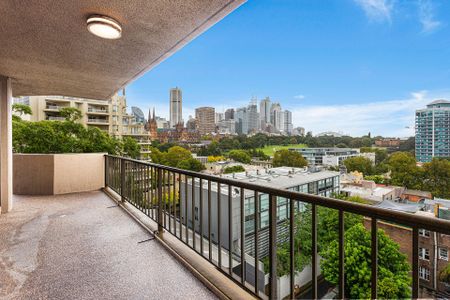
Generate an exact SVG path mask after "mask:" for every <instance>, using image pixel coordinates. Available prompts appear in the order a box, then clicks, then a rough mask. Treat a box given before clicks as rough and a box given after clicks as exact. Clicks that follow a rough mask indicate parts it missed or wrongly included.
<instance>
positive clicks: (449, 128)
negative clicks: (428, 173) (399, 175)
mask: <svg viewBox="0 0 450 300" xmlns="http://www.w3.org/2000/svg"><path fill="white" fill-rule="evenodd" d="M433 157H450V101H447V100H435V101H433V102H431V103H430V104H428V105H427V107H426V108H425V109H419V110H417V111H416V159H417V160H418V161H420V162H429V161H431V160H432V159H433Z"/></svg>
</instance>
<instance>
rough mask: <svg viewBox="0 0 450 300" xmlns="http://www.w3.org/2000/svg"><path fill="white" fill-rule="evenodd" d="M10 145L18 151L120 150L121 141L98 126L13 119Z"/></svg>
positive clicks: (83, 151)
mask: <svg viewBox="0 0 450 300" xmlns="http://www.w3.org/2000/svg"><path fill="white" fill-rule="evenodd" d="M13 149H14V151H15V152H17V153H90V152H108V153H110V154H118V153H121V152H122V150H121V149H122V145H121V144H120V142H119V141H118V140H116V139H115V138H112V137H110V136H109V135H108V134H107V133H105V132H103V131H102V130H100V129H99V128H96V127H89V128H85V127H84V126H83V125H81V124H79V123H73V122H68V121H64V122H55V121H39V122H27V121H13Z"/></svg>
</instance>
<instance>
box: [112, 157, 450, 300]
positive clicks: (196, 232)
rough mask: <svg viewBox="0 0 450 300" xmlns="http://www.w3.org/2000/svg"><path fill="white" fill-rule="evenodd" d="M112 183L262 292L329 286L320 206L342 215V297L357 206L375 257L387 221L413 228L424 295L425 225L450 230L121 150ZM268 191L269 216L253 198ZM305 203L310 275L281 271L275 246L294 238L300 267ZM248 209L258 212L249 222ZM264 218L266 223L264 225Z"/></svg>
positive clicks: (300, 293)
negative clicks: (298, 240) (349, 222)
mask: <svg viewBox="0 0 450 300" xmlns="http://www.w3.org/2000/svg"><path fill="white" fill-rule="evenodd" d="M106 186H107V188H106V191H107V192H108V193H109V194H111V195H112V196H113V197H115V198H116V199H118V202H119V203H121V205H125V206H130V207H133V209H134V210H136V211H138V212H139V215H141V217H140V218H141V220H142V219H148V220H149V221H150V220H151V221H153V222H154V223H155V224H156V225H155V226H157V228H158V231H159V232H160V233H163V235H165V236H167V235H168V236H170V237H171V238H175V239H176V240H177V241H178V242H180V243H182V244H184V246H187V247H189V248H190V249H191V250H193V251H194V252H195V253H196V254H197V255H198V256H199V257H201V258H203V259H204V260H205V261H207V262H208V263H209V264H211V265H213V266H215V267H216V268H217V269H218V270H220V271H221V272H222V273H223V274H224V275H226V276H227V277H228V279H230V280H233V281H234V282H235V284H236V285H237V286H239V287H240V288H241V289H242V290H245V291H248V292H251V293H252V294H253V296H256V297H259V298H262V299H266V298H270V299H280V298H284V297H289V298H297V297H300V298H304V297H306V298H321V297H323V296H324V295H325V293H326V289H327V288H325V287H324V281H323V278H322V277H321V276H320V272H321V270H320V268H319V261H320V259H321V258H320V256H319V253H318V251H317V249H318V218H319V217H318V213H317V212H318V210H319V209H321V208H324V207H325V208H328V209H331V210H335V211H336V212H338V215H339V221H338V223H339V224H337V228H338V240H339V243H338V245H339V255H338V258H337V259H338V264H339V271H338V272H339V278H340V279H339V284H338V285H336V286H335V287H334V290H335V295H336V296H337V297H338V298H342V297H343V295H344V294H345V290H346V288H347V287H346V279H345V278H346V277H345V272H347V271H348V270H346V267H345V263H344V261H345V260H346V253H345V252H344V234H345V229H344V228H345V227H344V225H345V217H344V215H346V214H348V213H354V214H358V215H361V216H363V217H364V218H365V222H366V223H367V224H368V227H369V231H370V235H371V239H372V240H371V241H372V244H371V246H370V247H371V250H370V251H371V258H372V261H379V259H380V258H379V253H378V236H377V230H378V228H384V227H385V226H386V224H389V223H391V224H392V223H395V224H397V225H400V226H403V227H404V228H408V232H409V233H408V234H409V237H410V244H409V246H408V247H409V249H408V250H405V251H407V252H410V253H411V257H410V263H411V267H412V273H411V277H412V285H411V294H412V296H413V298H417V297H418V296H419V266H420V264H419V253H418V251H419V246H418V245H419V231H421V230H428V231H434V232H437V233H441V234H446V235H448V234H450V222H449V221H446V220H442V219H431V218H428V217H424V216H419V215H412V214H408V213H402V212H398V211H392V210H386V209H380V208H377V207H373V206H369V205H362V204H357V203H351V202H346V201H342V200H337V199H331V198H325V197H320V196H314V195H310V194H303V193H298V192H292V191H288V190H281V189H278V188H272V187H270V186H267V185H261V184H255V183H252V182H251V181H250V182H242V181H238V180H234V179H230V178H224V177H216V176H209V175H205V174H200V173H195V172H190V171H184V170H180V169H175V168H170V167H165V166H160V165H154V164H151V163H145V162H141V161H137V160H131V159H124V158H120V157H114V156H107V158H106ZM218 195H220V197H219V196H218ZM263 196H265V197H264V199H267V200H268V215H267V220H266V219H265V220H262V218H263V217H262V214H261V213H258V212H262V207H261V206H262V202H259V201H257V202H256V205H253V206H249V204H248V201H249V199H251V198H252V197H254V198H253V199H255V198H256V199H260V198H261V199H262V197H263ZM261 201H262V200H261ZM280 203H285V204H283V205H285V206H286V207H285V210H283V211H285V212H286V214H287V215H286V217H283V218H280V211H282V210H280ZM305 207H309V209H310V210H308V212H309V213H310V215H309V216H310V217H311V218H312V221H311V225H310V226H311V228H310V232H311V241H310V242H311V243H312V249H313V251H312V257H311V264H310V265H309V268H310V269H308V270H307V271H308V272H307V273H308V274H309V276H310V277H309V278H310V279H299V278H301V277H302V276H300V277H298V276H297V275H296V276H290V275H287V276H282V277H280V276H278V275H277V273H276V269H277V268H276V266H277V264H278V263H279V262H278V257H277V255H275V253H277V248H278V247H280V245H281V244H284V243H288V247H287V251H289V257H290V259H289V260H290V262H288V264H289V268H290V271H289V274H297V271H296V270H295V267H294V262H295V259H296V256H297V255H299V254H300V253H299V252H298V250H297V249H296V248H295V246H294V245H295V240H294V234H295V232H296V230H297V229H296V226H298V225H295V224H296V220H298V219H299V218H304V217H305V216H303V214H304V213H303V209H304V208H305ZM230 212H231V213H230ZM249 216H254V217H253V219H251V221H250V223H249V220H248V217H249ZM260 224H261V225H260ZM262 224H267V226H265V228H263V227H262V226H263V225H262ZM254 228H259V229H258V230H254ZM282 228H284V229H285V230H284V229H282ZM249 229H251V230H249ZM303 242H305V243H307V241H303ZM314 249H315V250H314ZM402 251H403V250H402ZM366 263H367V264H369V265H370V268H371V276H370V283H371V286H378V265H377V264H371V262H370V260H369V261H367V262H366ZM301 273H303V271H302V272H301ZM302 278H304V276H303V277H302ZM306 278H308V277H306ZM377 292H378V290H377V289H372V292H371V293H372V294H371V298H377Z"/></svg>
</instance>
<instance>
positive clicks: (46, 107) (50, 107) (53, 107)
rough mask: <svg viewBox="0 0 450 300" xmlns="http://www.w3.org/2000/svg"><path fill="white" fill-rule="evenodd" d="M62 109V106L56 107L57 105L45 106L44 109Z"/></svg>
mask: <svg viewBox="0 0 450 300" xmlns="http://www.w3.org/2000/svg"><path fill="white" fill-rule="evenodd" d="M62 107H63V106H58V105H46V106H45V109H52V110H59V109H60V108H62Z"/></svg>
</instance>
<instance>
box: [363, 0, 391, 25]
mask: <svg viewBox="0 0 450 300" xmlns="http://www.w3.org/2000/svg"><path fill="white" fill-rule="evenodd" d="M354 1H355V3H356V4H358V5H359V6H360V7H361V8H362V9H363V10H364V12H365V13H366V16H367V17H368V18H369V20H371V21H375V22H384V21H388V22H390V21H391V15H392V11H393V9H394V0H354Z"/></svg>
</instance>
